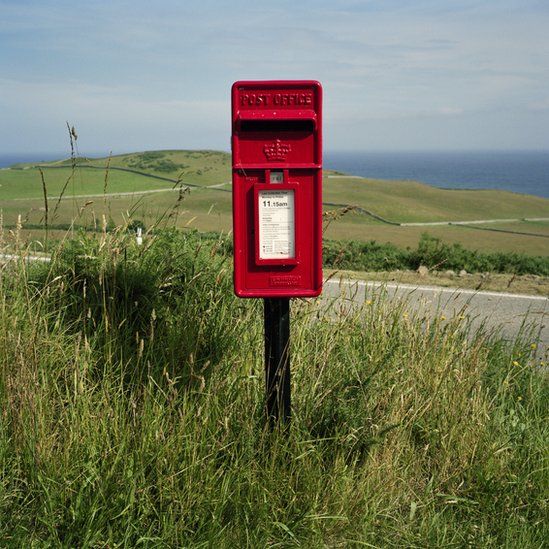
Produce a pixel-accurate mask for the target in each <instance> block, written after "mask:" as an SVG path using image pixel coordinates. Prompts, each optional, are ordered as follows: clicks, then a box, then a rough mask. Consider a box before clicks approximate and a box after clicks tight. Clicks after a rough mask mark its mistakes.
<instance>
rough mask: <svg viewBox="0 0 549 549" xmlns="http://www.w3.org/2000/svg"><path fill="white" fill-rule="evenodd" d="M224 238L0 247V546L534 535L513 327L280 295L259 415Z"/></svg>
mask: <svg viewBox="0 0 549 549" xmlns="http://www.w3.org/2000/svg"><path fill="white" fill-rule="evenodd" d="M16 236H17V235H16ZM19 241H20V240H19ZM225 249H226V243H225V242H224V241H223V240H222V239H221V240H217V241H216V240H214V241H209V243H208V242H205V241H204V240H203V239H200V238H199V237H198V236H197V235H194V236H193V235H192V234H191V235H184V234H181V233H180V232H176V231H173V230H171V231H166V232H164V233H161V234H159V235H158V236H157V237H156V238H154V239H148V240H147V244H146V245H145V246H143V247H137V246H136V245H135V242H134V239H133V238H129V237H128V236H126V234H125V232H124V231H123V230H119V231H114V232H111V233H103V234H102V235H100V237H99V238H98V239H91V238H90V237H89V236H87V235H85V234H81V235H79V236H77V238H75V239H69V240H67V241H65V243H64V244H63V245H62V246H59V247H58V248H57V249H56V252H55V254H54V257H53V260H52V263H51V264H50V265H28V264H27V263H26V262H25V261H20V262H18V263H16V264H14V265H12V266H11V267H4V268H3V270H2V271H1V272H0V273H1V274H0V401H1V402H2V403H3V406H2V413H1V414H0V545H2V546H6V547H21V546H47V547H51V546H53V547H55V546H60V547H73V546H79V547H119V546H120V547H121V546H129V547H134V546H146V547H174V546H177V547H182V546H184V547H206V546H208V547H210V546H213V547H265V546H280V547H293V546H296V547H297V546H304V547H323V546H329V547H353V546H356V547H362V546H364V547H369V546H370V547H371V546H373V547H463V546H474V547H542V546H543V545H544V544H545V543H546V539H547V535H548V533H549V532H548V529H547V523H546V517H547V489H548V474H547V447H548V442H549V441H548V434H549V433H548V431H549V427H548V425H549V422H548V409H547V403H548V402H549V400H548V397H549V393H548V388H549V387H548V385H547V375H546V374H547V371H546V369H544V368H541V369H540V367H539V364H535V363H533V361H532V359H531V347H530V343H531V340H529V339H528V337H527V335H528V334H523V339H522V340H521V341H517V342H515V343H504V342H502V341H499V340H498V339H497V337H490V334H487V333H483V332H482V331H477V332H476V333H468V327H467V324H466V323H464V321H463V320H461V319H460V318H459V317H456V318H455V319H453V320H452V321H451V322H449V323H444V324H442V323H438V321H436V320H435V321H429V320H426V319H422V318H415V317H413V315H408V313H405V312H404V310H403V308H402V307H404V306H398V307H395V306H392V305H390V304H389V303H388V302H386V301H385V300H384V299H383V297H380V298H378V299H373V300H370V301H367V302H366V304H365V305H364V308H363V309H362V310H360V311H358V312H355V313H344V312H343V311H340V310H339V309H338V306H337V305H333V306H332V307H331V308H328V309H327V310H323V309H319V307H318V304H317V303H316V302H299V301H294V303H293V312H292V315H293V320H292V322H293V324H292V348H291V354H292V369H293V396H294V400H293V410H294V418H293V422H292V425H291V428H290V430H289V431H288V433H287V436H284V433H281V432H278V431H275V432H273V433H269V432H268V431H266V430H265V429H264V428H263V425H264V418H263V390H264V387H263V379H262V371H263V364H262V343H263V341H262V333H261V322H260V318H261V308H260V303H259V302H258V300H238V299H236V298H235V297H234V296H233V294H232V288H231V284H232V281H231V267H230V258H229V257H228V256H227V255H226V254H225V253H224V250H225ZM21 253H23V254H24V253H25V250H21Z"/></svg>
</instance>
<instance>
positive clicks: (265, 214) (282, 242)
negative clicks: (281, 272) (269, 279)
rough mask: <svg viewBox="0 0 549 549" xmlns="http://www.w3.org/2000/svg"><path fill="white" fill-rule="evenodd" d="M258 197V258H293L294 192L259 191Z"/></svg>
mask: <svg viewBox="0 0 549 549" xmlns="http://www.w3.org/2000/svg"><path fill="white" fill-rule="evenodd" d="M258 197H259V204H258V206H259V208H258V212H259V258H260V259H292V258H294V257H295V219H294V191H293V190H291V189H287V190H280V191H259V193H258Z"/></svg>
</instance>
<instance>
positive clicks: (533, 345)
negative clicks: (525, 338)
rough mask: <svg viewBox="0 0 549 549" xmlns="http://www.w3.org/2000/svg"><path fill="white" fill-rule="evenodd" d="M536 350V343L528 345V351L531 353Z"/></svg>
mask: <svg viewBox="0 0 549 549" xmlns="http://www.w3.org/2000/svg"><path fill="white" fill-rule="evenodd" d="M537 348H538V346H537V344H536V343H532V345H530V349H532V351H535V350H536V349H537Z"/></svg>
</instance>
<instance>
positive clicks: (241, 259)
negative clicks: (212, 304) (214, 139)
mask: <svg viewBox="0 0 549 549" xmlns="http://www.w3.org/2000/svg"><path fill="white" fill-rule="evenodd" d="M231 145H232V171H233V174H232V180H233V235H234V288H235V293H236V294H237V295H238V296H240V297H313V296H316V295H318V294H319V293H320V292H321V289H322V88H321V86H320V84H319V83H318V82H316V81H308V80H307V81H305V80H304V81H287V80H285V81H245V82H236V83H235V84H233V87H232V139H231Z"/></svg>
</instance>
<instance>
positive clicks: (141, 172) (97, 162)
mask: <svg viewBox="0 0 549 549" xmlns="http://www.w3.org/2000/svg"><path fill="white" fill-rule="evenodd" d="M107 165H108V166H109V169H108V172H107ZM40 166H41V168H42V172H43V175H44V182H45V186H46V192H47V195H48V197H49V199H48V207H49V223H50V225H51V226H55V225H56V224H57V225H59V224H64V225H66V224H68V223H70V222H72V221H74V222H75V223H76V224H78V225H85V226H91V225H94V224H95V225H96V224H97V223H101V220H102V218H103V216H105V217H106V218H107V219H109V220H111V221H112V222H113V223H114V224H119V223H123V222H124V220H127V219H128V217H131V218H134V219H135V218H138V219H140V220H142V221H143V222H144V223H145V224H146V225H147V226H150V225H151V224H153V223H155V221H156V220H157V219H158V217H159V216H160V215H162V214H164V213H166V212H173V213H174V215H173V216H172V217H171V218H170V219H172V220H173V221H174V223H175V224H176V225H177V226H192V227H195V228H197V229H200V230H208V231H210V230H215V231H229V230H231V225H232V220H231V194H230V192H229V191H230V184H229V181H230V177H231V175H230V156H229V155H228V154H227V153H222V152H215V151H153V152H144V153H133V154H125V155H118V156H113V157H112V158H110V159H106V158H101V159H87V158H78V159H72V160H71V159H68V160H63V161H57V162H47V163H42V164H41V165H40ZM75 166H76V167H75ZM126 170H130V171H126ZM185 185H188V186H189V188H188V189H187V192H186V193H185V194H184V196H183V200H180V199H179V196H178V192H177V189H176V190H170V189H172V188H173V187H174V186H176V187H180V186H185ZM212 185H215V186H216V187H211V186H212ZM217 185H219V187H217ZM207 187H209V188H207ZM64 188H65V192H64V197H63V200H62V201H61V203H60V204H59V205H58V206H57V207H56V202H57V200H56V197H58V196H59V194H60V193H61V192H62V190H63V189H64ZM163 189H165V192H162V190H163ZM146 191H155V192H154V193H150V194H141V193H144V192H146ZM159 191H160V192H159ZM323 192H324V201H325V207H324V209H325V211H326V212H330V214H329V215H327V218H326V231H325V237H326V238H330V239H343V240H346V239H352V240H362V241H368V240H372V239H374V240H377V241H379V242H391V243H394V244H397V245H399V246H403V247H406V246H415V245H417V243H418V240H419V238H420V236H421V234H422V233H424V232H429V234H432V235H433V236H436V237H439V238H441V239H442V240H444V241H446V242H449V243H454V242H457V243H461V244H463V245H464V246H466V247H468V248H473V249H479V250H483V251H495V250H501V251H520V252H524V253H528V254H534V255H548V254H549V243H548V239H547V236H548V233H549V228H548V227H549V224H548V223H547V222H529V221H517V222H513V223H509V222H504V223H499V224H492V223H490V224H486V225H482V226H480V225H474V226H468V227H464V226H449V225H444V226H425V227H417V226H412V227H404V226H398V225H395V224H387V223H383V222H380V221H377V220H375V219H374V218H372V217H370V216H369V215H367V214H366V213H364V212H363V211H361V210H359V209H355V210H351V211H349V212H347V213H346V214H345V215H339V213H338V212H339V211H340V210H341V209H342V207H341V206H338V205H340V204H348V205H352V206H357V207H359V208H361V209H362V210H368V211H370V212H372V213H374V214H376V215H377V216H381V217H382V218H384V219H386V220H388V221H390V222H392V223H396V224H398V223H410V222H411V223H418V222H419V223H422V222H423V223H430V222H440V221H473V220H490V219H502V220H507V219H519V220H522V219H524V218H549V200H547V199H543V198H539V197H534V196H529V195H521V194H516V193H510V192H505V191H467V190H446V189H437V188H434V187H430V186H428V185H424V184H422V183H417V182H411V181H385V180H384V181H382V180H373V179H359V178H351V177H348V178H346V177H344V176H339V175H337V176H336V175H335V174H334V173H333V172H330V171H327V172H326V173H325V177H324V184H323ZM119 193H124V194H123V195H122V196H117V195H118V194H119ZM43 195H44V189H43V185H42V178H41V175H40V173H39V171H38V168H37V167H36V166H35V165H34V164H19V165H16V166H15V167H14V168H12V169H3V170H0V208H1V210H2V215H3V223H4V225H5V226H13V225H14V224H15V223H16V222H17V219H18V216H21V219H22V221H23V224H24V225H25V224H31V225H33V226H36V225H38V224H40V223H43V220H44V214H45V205H44V198H43ZM174 207H175V210H174ZM53 210H56V211H55V215H54V213H53ZM330 217H333V218H334V219H332V220H331V219H330ZM486 229H489V230H486ZM494 229H498V230H494ZM502 231H512V232H513V233H529V234H511V233H510V232H502Z"/></svg>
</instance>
